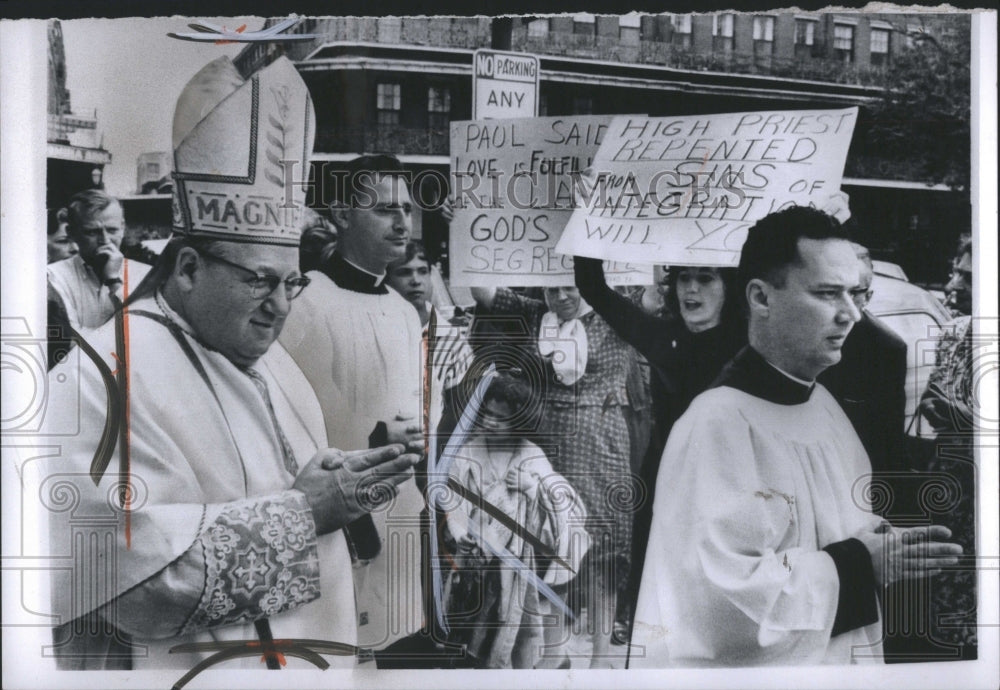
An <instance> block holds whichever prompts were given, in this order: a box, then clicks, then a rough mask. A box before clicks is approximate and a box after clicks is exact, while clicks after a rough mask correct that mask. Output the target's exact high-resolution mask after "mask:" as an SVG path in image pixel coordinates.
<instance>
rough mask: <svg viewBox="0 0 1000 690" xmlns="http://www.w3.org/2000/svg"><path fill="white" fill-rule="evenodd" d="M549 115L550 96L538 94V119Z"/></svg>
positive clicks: (543, 92) (542, 93)
mask: <svg viewBox="0 0 1000 690" xmlns="http://www.w3.org/2000/svg"><path fill="white" fill-rule="evenodd" d="M548 114H549V94H548V93H546V92H545V91H540V92H539V94H538V117H545V116H546V115H548Z"/></svg>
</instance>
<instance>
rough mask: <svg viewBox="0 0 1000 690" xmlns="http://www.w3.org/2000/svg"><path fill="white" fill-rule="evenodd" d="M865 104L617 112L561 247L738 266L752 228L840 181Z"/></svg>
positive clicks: (819, 201) (606, 255) (620, 257)
mask: <svg viewBox="0 0 1000 690" xmlns="http://www.w3.org/2000/svg"><path fill="white" fill-rule="evenodd" d="M857 117H858V109H857V108H847V109H844V110H800V111H775V112H755V113H730V114H722V115H697V116H690V117H664V118H649V117H635V116H619V117H615V118H614V120H613V121H612V122H611V124H610V126H609V127H608V132H607V135H606V136H605V137H604V138H603V141H602V142H601V147H600V150H599V151H598V153H597V155H596V156H595V160H594V168H595V170H596V172H597V173H598V175H599V177H598V181H597V183H596V184H595V186H594V190H593V195H592V196H591V197H590V198H589V200H588V202H589V203H587V204H586V207H585V208H579V209H577V210H576V211H575V212H574V213H573V216H572V218H571V219H570V221H569V222H568V223H567V225H566V229H565V232H564V233H563V235H562V237H561V238H560V240H559V243H558V244H557V245H556V251H557V252H560V253H562V254H568V255H574V254H576V255H581V256H591V257H595V258H601V259H611V260H615V261H646V262H653V263H673V264H685V265H701V266H735V265H736V264H738V263H739V256H740V249H741V248H742V247H743V242H744V241H745V240H746V233H747V229H748V228H749V227H750V226H751V225H753V223H754V222H756V221H757V220H759V219H760V218H763V217H764V216H766V215H768V214H769V213H771V212H773V211H778V210H781V209H782V208H785V207H787V206H791V205H810V204H811V205H813V206H816V207H819V208H822V207H823V205H824V201H825V200H826V199H827V198H828V197H829V196H830V195H831V194H833V193H834V192H836V191H838V190H839V189H840V183H841V178H842V177H843V174H844V162H845V160H846V158H847V149H848V146H849V145H850V142H851V134H852V133H853V132H854V124H855V122H856V121H857Z"/></svg>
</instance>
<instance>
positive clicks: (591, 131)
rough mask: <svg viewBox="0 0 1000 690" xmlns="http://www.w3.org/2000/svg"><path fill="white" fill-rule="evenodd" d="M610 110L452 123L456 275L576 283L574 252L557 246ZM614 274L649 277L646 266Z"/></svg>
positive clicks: (465, 280) (459, 280)
mask: <svg viewBox="0 0 1000 690" xmlns="http://www.w3.org/2000/svg"><path fill="white" fill-rule="evenodd" d="M610 123H611V116H591V115H588V116H567V117H540V118H520V119H502V120H476V121H464V122H452V123H451V175H452V181H451V182H452V194H453V196H454V200H455V217H454V219H453V220H452V222H451V238H450V262H451V282H452V284H453V285H456V286H462V287H472V286H483V287H489V286H504V285H513V286H558V285H572V284H573V259H572V257H571V256H563V255H560V254H558V253H556V251H555V245H556V242H557V241H558V240H559V237H560V235H561V234H562V230H563V227H564V226H565V225H566V222H567V221H568V220H569V218H570V216H571V215H572V213H573V208H574V204H573V185H574V184H575V182H574V174H575V173H579V172H580V171H582V170H584V169H585V168H587V167H588V166H590V165H591V164H592V163H593V160H594V156H595V155H596V153H597V150H598V147H599V146H600V145H601V141H602V139H603V137H604V136H605V134H606V132H607V130H608V125H609V124H610ZM605 268H606V274H607V276H608V281H609V282H610V283H614V284H647V283H651V282H652V275H651V273H650V271H649V269H648V267H646V266H637V265H633V264H628V263H622V264H609V265H607V266H606V267H605Z"/></svg>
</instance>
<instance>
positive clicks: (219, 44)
mask: <svg viewBox="0 0 1000 690" xmlns="http://www.w3.org/2000/svg"><path fill="white" fill-rule="evenodd" d="M222 30H223V31H225V30H226V27H225V26H223V27H222ZM246 30H247V25H246V24H244V25H242V26H241V27H240V28H238V29H236V33H238V34H241V33H243V32H244V31H246ZM234 42H235V41H226V40H218V41H216V42H215V45H217V46H224V45H229V44H230V43H234Z"/></svg>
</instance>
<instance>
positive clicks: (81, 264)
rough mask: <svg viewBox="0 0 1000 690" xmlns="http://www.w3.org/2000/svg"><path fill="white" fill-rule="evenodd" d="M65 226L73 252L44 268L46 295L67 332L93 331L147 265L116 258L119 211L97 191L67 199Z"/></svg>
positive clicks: (118, 253) (122, 230) (121, 221)
mask: <svg viewBox="0 0 1000 690" xmlns="http://www.w3.org/2000/svg"><path fill="white" fill-rule="evenodd" d="M66 222H67V225H66V232H67V234H68V235H69V238H70V239H71V240H72V241H73V242H75V243H76V246H77V248H78V249H79V253H77V254H75V255H74V256H71V257H70V258H68V259H63V260H62V261H57V262H55V263H52V264H49V265H48V267H47V269H46V270H47V272H48V279H49V294H50V297H51V298H52V299H54V300H55V301H56V302H57V303H58V305H59V307H60V308H61V309H62V310H63V313H64V314H65V317H66V319H67V320H68V321H69V324H70V325H71V326H73V328H75V329H77V330H79V329H81V328H97V327H98V326H100V325H102V324H104V323H105V322H106V321H107V320H108V319H110V318H111V315H112V314H113V313H114V310H115V307H116V306H117V305H119V304H121V302H122V300H123V299H124V297H125V291H126V290H132V289H134V288H135V287H136V286H137V285H138V284H139V282H140V281H141V280H142V278H143V277H144V276H145V275H146V273H147V272H148V271H149V266H147V265H145V264H142V263H138V262H135V261H129V260H127V259H125V258H124V257H123V256H122V253H121V250H120V247H121V244H122V239H123V238H124V236H125V217H124V215H123V214H122V207H121V204H120V203H118V201H117V200H116V199H114V198H113V197H110V196H108V195H107V194H105V193H104V192H102V191H101V190H99V189H88V190H86V191H83V192H79V193H78V194H75V195H73V197H72V198H70V200H69V204H68V205H67V213H66Z"/></svg>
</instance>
